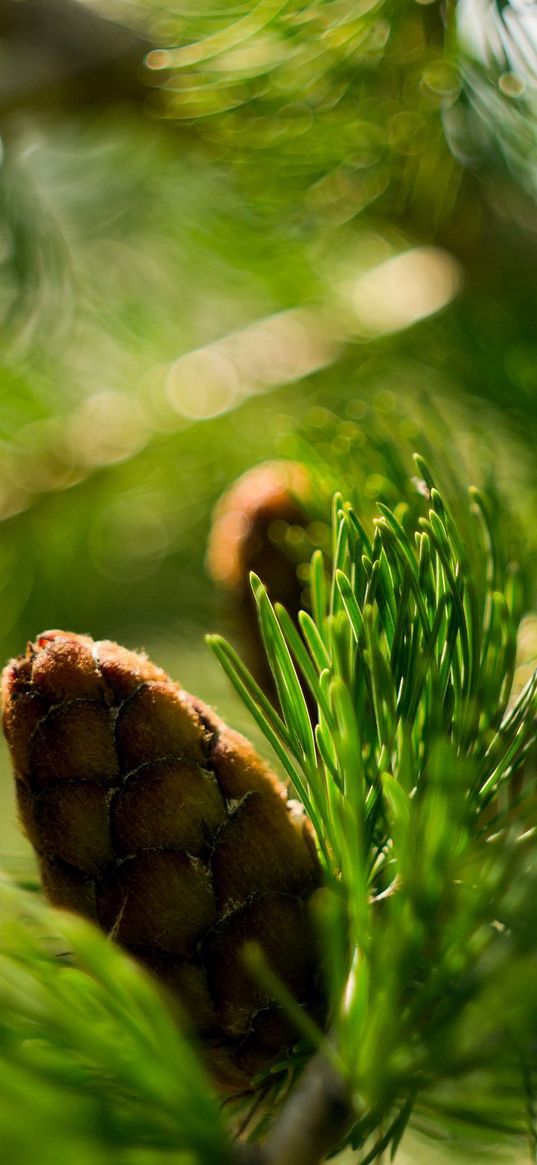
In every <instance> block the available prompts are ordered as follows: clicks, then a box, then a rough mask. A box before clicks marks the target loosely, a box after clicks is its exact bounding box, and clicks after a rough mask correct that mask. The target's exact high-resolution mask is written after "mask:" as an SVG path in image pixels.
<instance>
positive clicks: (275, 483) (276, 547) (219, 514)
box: [207, 461, 311, 699]
mask: <svg viewBox="0 0 537 1165" xmlns="http://www.w3.org/2000/svg"><path fill="white" fill-rule="evenodd" d="M310 492H311V482H310V479H309V475H308V471H307V470H306V468H305V466H303V465H300V464H298V463H297V462H294V461H266V462H264V463H263V464H261V465H256V466H254V468H253V469H250V470H248V472H247V473H245V474H243V476H242V477H240V478H239V479H238V481H236V482H234V484H233V485H232V486H231V488H230V489H229V490H228V492H227V493H225V494H224V495H223V497H222V498H221V499H220V501H219V502H218V505H217V506H216V509H215V512H214V519H213V525H212V529H211V536H210V540H209V547H208V551H207V569H208V572H209V574H210V576H211V578H212V579H213V582H215V583H216V585H217V586H218V587H219V588H220V589H221V590H222V591H223V592H225V594H226V596H227V599H228V609H229V611H230V614H231V617H232V619H233V622H234V624H235V625H236V627H237V630H238V632H239V634H240V635H241V638H242V640H243V649H242V652H241V654H242V655H243V656H244V655H245V656H246V662H247V664H248V666H249V668H250V670H251V671H252V673H253V675H254V676H255V677H256V679H257V680H258V682H259V684H260V685H261V687H262V688H263V689H264V690H265V691H266V692H267V694H268V695H269V696H270V698H271V699H274V696H275V689H274V682H273V680H272V676H271V673H270V670H269V668H268V665H267V660H266V655H265V651H264V649H263V644H262V641H261V636H260V633H259V624H258V619H257V610H256V605H255V601H254V598H253V595H252V590H251V587H250V572H251V571H254V573H255V574H257V575H258V576H259V578H260V579H261V581H262V582H263V583H264V584H265V586H266V588H267V590H268V593H269V595H270V598H271V600H272V602H274V603H275V602H278V603H282V604H283V606H284V607H285V608H286V610H287V611H288V612H289V614H290V615H291V616H292V618H293V619H294V620H295V621H296V618H297V615H298V612H299V610H300V609H301V607H302V605H303V604H302V589H303V588H302V585H301V583H300V582H299V579H298V576H297V564H296V562H294V561H293V559H292V557H291V555H290V553H289V549H288V547H287V546H286V544H285V538H284V534H285V531H286V529H288V528H289V527H293V526H294V527H302V528H303V527H304V526H305V525H306V523H307V521H308V518H307V510H308V503H309V500H310V498H309V495H310Z"/></svg>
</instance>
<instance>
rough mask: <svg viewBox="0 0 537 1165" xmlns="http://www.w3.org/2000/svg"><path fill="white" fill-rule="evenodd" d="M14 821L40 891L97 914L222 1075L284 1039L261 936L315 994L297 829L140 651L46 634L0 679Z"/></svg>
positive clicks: (231, 1079)
mask: <svg viewBox="0 0 537 1165" xmlns="http://www.w3.org/2000/svg"><path fill="white" fill-rule="evenodd" d="M3 706H4V731H5V734H6V737H7V740H8V743H9V747H10V751H11V755H12V759H13V765H14V769H15V777H16V789H17V800H18V805H19V811H20V816H21V819H22V823H23V826H24V829H25V831H26V833H27V835H28V837H29V838H30V841H31V842H32V844H33V846H34V847H35V850H36V853H37V855H38V860H39V865H40V869H41V875H42V880H43V886H44V889H45V892H46V894H47V896H48V898H49V899H50V901H51V902H53V903H54V904H56V905H58V906H62V907H66V908H68V909H71V910H74V911H76V912H78V913H80V914H83V915H86V916H88V917H90V918H92V919H94V920H95V921H96V922H97V923H98V924H99V925H100V926H101V927H102V928H103V930H105V931H106V932H108V933H109V934H111V935H113V937H114V938H115V939H116V940H117V941H118V942H119V943H121V944H122V945H123V946H124V947H126V948H127V950H129V951H130V952H132V954H133V955H135V956H136V957H137V958H138V959H139V960H141V961H142V962H143V963H144V964H146V966H148V967H149V968H150V969H151V971H152V972H153V973H154V974H155V975H157V977H158V978H159V979H160V980H161V981H162V982H163V983H164V984H166V986H167V987H168V988H169V989H171V991H172V992H173V993H174V995H175V996H176V997H177V998H178V999H179V1001H180V1003H181V1004H182V1008H183V1012H184V1013H185V1014H186V1016H187V1018H188V1019H189V1020H190V1023H191V1024H192V1026H193V1027H194V1028H195V1030H196V1031H197V1032H198V1033H199V1034H200V1035H201V1036H202V1037H203V1038H204V1040H205V1041H206V1042H207V1045H208V1047H210V1049H211V1051H210V1062H211V1064H212V1067H213V1070H214V1072H215V1075H216V1076H217V1077H220V1082H221V1083H222V1082H224V1083H226V1084H227V1086H231V1087H234V1086H238V1085H239V1084H240V1085H244V1083H245V1080H246V1079H247V1078H249V1077H250V1076H251V1075H252V1074H253V1073H254V1072H257V1071H259V1070H260V1069H261V1068H262V1067H263V1066H265V1065H267V1064H268V1063H269V1062H270V1061H271V1060H272V1059H274V1057H275V1056H277V1055H280V1054H281V1052H282V1051H283V1050H284V1049H285V1048H288V1047H289V1046H290V1044H291V1043H292V1042H293V1040H294V1039H296V1033H295V1032H294V1031H292V1029H291V1028H290V1027H289V1023H288V1021H287V1020H286V1018H285V1017H284V1016H283V1014H282V1012H281V1009H280V1008H279V1007H278V1006H277V1004H276V1003H275V1001H274V1000H273V999H270V998H268V996H267V994H266V992H265V991H264V990H263V989H262V988H261V987H260V985H259V984H258V983H257V982H256V981H255V980H254V979H253V978H252V976H251V975H250V974H249V972H248V970H247V967H246V965H245V963H244V961H243V959H242V947H243V944H244V943H245V942H247V941H249V940H250V941H255V942H257V943H259V944H260V945H261V947H262V948H263V950H264V953H265V957H266V959H267V961H268V962H269V964H270V965H271V967H272V969H273V970H274V971H275V972H276V973H277V974H278V976H279V977H280V979H281V980H282V982H283V983H285V985H286V986H287V988H288V989H289V990H290V991H291V992H292V993H293V995H294V996H295V998H296V999H297V1000H298V1002H299V1003H300V1004H301V1005H302V1006H304V1007H306V1008H308V1009H310V1010H311V1009H313V1010H315V1008H316V1006H317V1005H318V1002H319V990H318V982H317V972H318V968H317V959H316V952H315V949H314V945H315V944H314V941H313V937H312V933H311V930H310V923H309V917H308V898H309V896H310V894H311V893H312V891H313V890H314V889H315V887H316V886H317V885H318V884H319V879H320V871H319V865H318V861H317V857H316V851H315V847H314V843H313V838H312V835H311V831H310V827H309V823H308V822H307V820H306V819H305V818H304V816H303V814H302V813H301V811H299V810H298V808H297V807H295V806H294V805H293V803H292V802H288V801H287V798H286V792H285V789H284V788H283V787H282V785H281V784H280V783H279V782H278V781H277V779H276V778H275V777H274V775H273V774H272V773H271V772H270V770H269V769H268V767H267V766H266V765H265V764H264V763H263V761H261V759H260V758H259V757H258V756H257V754H256V753H255V751H254V749H253V748H252V746H251V745H250V744H249V743H248V741H247V740H245V739H244V737H242V736H239V735H238V733H236V732H233V731H232V730H231V729H229V728H227V726H226V725H225V724H224V723H223V722H222V721H221V720H219V719H218V717H217V716H216V715H215V714H214V713H213V712H212V711H211V710H210V709H209V708H207V707H206V706H204V705H203V704H202V703H201V702H200V701H198V700H196V699H194V698H193V697H192V696H190V695H189V694H188V693H187V692H184V691H182V690H181V689H180V687H179V686H178V685H177V684H175V683H173V682H172V680H170V679H169V677H168V676H167V675H166V674H165V673H164V672H163V671H162V670H161V669H160V668H157V667H155V666H154V665H153V664H152V663H151V662H150V661H149V660H148V659H147V657H146V656H145V655H141V654H137V653H135V652H131V651H127V650H126V649H124V648H122V647H120V646H118V645H117V644H115V643H111V642H107V641H105V642H101V643H95V642H94V641H93V640H92V639H90V638H89V637H87V636H83V635H75V634H69V633H65V632H62V631H48V632H45V633H44V634H43V635H41V636H40V637H39V638H38V639H37V641H36V642H35V643H33V644H29V645H28V648H27V651H26V654H25V655H24V656H21V657H20V658H19V659H16V660H12V661H11V663H9V664H8V666H7V667H6V668H5V670H4V676H3Z"/></svg>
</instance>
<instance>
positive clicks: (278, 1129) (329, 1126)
mask: <svg viewBox="0 0 537 1165" xmlns="http://www.w3.org/2000/svg"><path fill="white" fill-rule="evenodd" d="M355 1120H356V1118H355V1115H354V1113H353V1108H352V1103H351V1098H350V1094H349V1092H348V1089H347V1088H346V1086H345V1084H344V1081H343V1079H342V1077H341V1076H340V1075H339V1074H338V1073H337V1072H336V1071H335V1069H334V1068H333V1067H332V1065H331V1064H329V1063H328V1061H327V1060H326V1058H325V1056H324V1055H322V1054H321V1053H320V1052H318V1053H317V1054H316V1055H315V1056H313V1058H312V1059H311V1060H310V1062H309V1064H308V1066H307V1067H306V1069H305V1071H304V1073H303V1075H302V1077H301V1079H300V1081H299V1082H298V1084H297V1085H296V1087H295V1088H294V1089H293V1091H292V1092H291V1094H290V1096H289V1098H288V1100H287V1101H286V1103H285V1104H284V1106H283V1109H282V1111H281V1112H280V1113H279V1115H278V1117H277V1118H276V1120H275V1122H274V1124H273V1126H272V1128H271V1129H270V1131H269V1134H268V1136H267V1138H266V1140H265V1142H264V1144H263V1145H238V1146H237V1148H236V1150H235V1156H234V1160H235V1163H236V1165H318V1163H319V1162H321V1161H323V1160H324V1158H325V1157H326V1156H327V1154H328V1153H330V1152H331V1151H332V1150H333V1149H335V1147H336V1146H337V1145H338V1143H339V1142H340V1141H341V1140H342V1139H344V1137H345V1136H346V1135H347V1134H348V1132H349V1130H350V1128H351V1127H352V1125H353V1124H354V1123H355Z"/></svg>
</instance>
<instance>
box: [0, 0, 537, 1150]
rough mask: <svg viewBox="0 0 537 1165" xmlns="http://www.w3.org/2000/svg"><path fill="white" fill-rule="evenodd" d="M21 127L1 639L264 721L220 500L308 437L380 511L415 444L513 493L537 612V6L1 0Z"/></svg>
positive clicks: (0, 71) (4, 649)
mask: <svg viewBox="0 0 537 1165" xmlns="http://www.w3.org/2000/svg"><path fill="white" fill-rule="evenodd" d="M0 139H1V145H0V150H1V155H0V335H1V341H2V343H1V352H0V604H1V610H2V620H1V623H0V642H1V655H2V658H3V659H4V658H5V659H7V658H8V657H9V656H10V655H12V654H18V653H19V652H20V651H21V650H23V649H24V645H25V642H26V640H27V639H29V638H34V637H35V635H36V634H37V633H38V632H39V631H41V630H43V629H45V628H50V627H65V628H69V629H72V630H75V631H80V632H89V633H91V634H92V635H93V636H94V637H95V638H104V637H109V638H113V639H118V640H119V641H121V642H124V643H125V644H127V645H128V646H133V647H145V648H146V649H147V650H148V652H149V653H150V654H151V655H152V656H154V658H155V659H156V661H157V662H159V663H160V664H162V665H163V666H164V667H166V668H167V669H168V670H170V671H171V673H172V674H173V675H174V676H176V677H177V678H180V679H181V682H182V683H183V684H184V685H185V687H187V688H189V689H190V690H192V691H194V692H196V693H197V694H198V695H200V696H202V697H204V698H205V699H207V700H209V701H210V702H212V703H216V705H217V706H218V708H219V710H220V711H221V712H222V714H223V715H225V716H228V717H230V718H231V719H232V720H233V722H234V723H235V725H236V726H238V727H242V728H243V729H247V730H248V731H250V730H251V726H250V725H248V724H247V720H246V716H245V713H244V712H243V710H242V708H241V707H240V706H239V705H238V704H237V702H236V700H235V698H234V697H233V696H232V694H231V692H230V690H229V688H228V686H227V684H226V682H225V680H224V679H223V678H222V676H221V674H220V672H219V669H218V666H217V664H216V663H215V662H214V661H213V660H212V658H211V657H210V655H209V653H208V651H207V649H206V648H205V646H204V643H203V635H204V633H205V632H206V631H208V630H214V629H215V628H217V627H218V628H219V629H222V628H223V629H224V631H229V630H230V628H229V627H228V625H227V623H226V613H225V610H223V608H222V604H221V602H220V601H219V599H218V596H216V595H215V593H214V589H213V586H212V584H211V582H210V581H209V579H208V577H207V573H206V570H205V554H206V546H207V539H208V535H209V530H210V524H211V514H212V511H213V508H214V505H215V503H216V501H217V499H218V497H219V496H220V495H221V493H222V491H224V490H225V489H226V487H227V486H228V485H229V484H230V483H231V481H233V480H234V478H235V477H236V476H237V475H238V474H240V473H242V472H243V471H244V470H245V469H247V468H248V467H249V466H251V465H253V464H254V463H256V462H258V461H260V460H263V459H265V458H272V457H274V456H283V457H286V456H296V455H297V453H299V452H300V450H301V448H302V446H301V442H302V441H305V442H306V443H307V444H308V445H309V446H310V449H311V456H312V458H313V460H315V458H319V459H322V461H323V463H324V467H325V470H326V477H327V478H330V477H331V475H333V476H334V478H337V476H338V474H339V473H341V476H342V478H343V479H344V481H345V482H348V483H350V486H351V485H352V484H353V483H356V482H358V483H359V489H360V497H361V499H362V502H363V506H364V508H367V511H368V512H371V511H372V510H373V508H374V503H375V500H377V499H379V498H384V497H386V496H387V494H388V495H389V491H390V488H393V487H390V481H389V477H390V474H389V461H390V457H393V450H392V453H391V454H389V453H387V452H386V450H387V449H388V450H389V448H390V442H392V443H393V448H394V449H395V450H396V455H397V457H398V458H399V460H400V463H401V467H402V472H403V473H405V472H407V473H408V474H409V475H410V474H411V473H412V465H411V459H410V454H411V452H412V449H413V448H414V447H415V448H418V449H420V450H422V451H423V452H425V453H426V454H427V455H428V456H429V459H430V460H433V461H434V463H435V465H436V466H438V471H439V472H440V473H441V472H442V469H443V467H444V465H445V463H446V462H449V463H450V465H452V466H454V467H455V469H456V471H457V472H460V474H461V476H462V477H463V478H468V479H471V480H477V481H480V482H483V483H485V484H489V486H490V487H491V488H492V489H493V490H495V489H497V490H498V491H499V492H501V493H503V494H504V495H505V498H506V502H507V508H508V515H510V517H509V516H508V517H507V519H506V530H507V532H508V535H509V534H510V535H512V540H513V546H514V548H515V549H514V553H516V555H517V556H518V559H519V562H520V565H521V566H522V568H523V570H522V573H523V577H524V585H525V597H524V603H525V605H526V607H527V608H531V606H532V604H533V602H534V577H535V572H534V565H533V564H534V556H535V551H536V548H537V535H536V534H535V530H534V522H533V512H534V506H535V499H536V487H537V469H536V463H535V454H534V449H535V444H536V439H537V412H536V408H535V402H536V400H537V333H536V327H535V317H536V304H537V265H536V261H535V260H536V256H537V215H536V202H535V198H536V192H537V158H536V142H537V6H535V5H534V4H532V3H527V2H526V3H522V2H520V0H518V2H515V0H512V3H511V4H506V3H503V2H502V3H500V0H498V3H497V4H496V3H489V2H488V0H487V2H486V0H460V2H459V3H454V0H446V3H445V4H440V3H438V2H436V0H433V2H432V3H418V2H417V0H363V2H361V3H360V2H358V3H357V2H356V0H310V2H309V3H307V2H306V3H304V2H298V0H288V2H287V3H285V2H283V0H260V2H259V3H258V4H257V5H254V4H247V3H244V2H243V0H236V3H234V4H233V5H230V4H227V5H222V4H220V5H219V4H218V3H217V2H216V0H197V2H196V3H195V4H188V3H183V4H181V3H174V2H173V0H169V2H165V0H91V2H90V0H88V2H86V3H78V2H76V0H3V4H2V7H1V10H0ZM389 500H390V501H393V500H394V499H393V498H389ZM509 528H510V529H509ZM0 805H1V808H2V818H3V824H2V848H3V849H4V850H5V851H7V852H9V853H11V854H13V853H15V852H20V853H22V852H23V848H24V843H23V842H22V840H21V839H20V837H19V834H18V831H17V826H16V822H15V814H14V809H13V803H12V799H11V789H10V777H9V773H8V766H7V760H6V758H5V756H4V758H3V762H2V782H1V787H0ZM449 1152H450V1153H451V1156H450V1158H449V1159H451V1160H455V1159H457V1160H460V1159H462V1154H463V1150H462V1149H461V1147H460V1146H459V1148H458V1149H455V1150H451V1149H450V1150H449ZM453 1153H455V1155H453ZM457 1153H458V1154H459V1156H457ZM442 1159H443V1158H442ZM427 1160H431V1161H432V1160H433V1158H432V1157H431V1155H430V1151H428V1153H427ZM434 1160H436V1158H434ZM439 1160H440V1157H439Z"/></svg>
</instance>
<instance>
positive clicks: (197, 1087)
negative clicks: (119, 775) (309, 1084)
mask: <svg viewBox="0 0 537 1165" xmlns="http://www.w3.org/2000/svg"><path fill="white" fill-rule="evenodd" d="M0 907H1V922H0V1064H1V1078H2V1087H1V1089H0V1129H1V1133H0V1136H1V1143H2V1152H3V1154H4V1155H5V1159H6V1160H9V1161H10V1162H13V1165H28V1163H29V1162H30V1161H36V1160H39V1162H40V1165H48V1162H49V1161H50V1162H51V1163H52V1162H56V1163H60V1165H63V1163H65V1165H67V1163H71V1162H72V1161H73V1159H76V1161H77V1162H80V1163H81V1165H105V1163H108V1162H110V1163H112V1162H121V1165H160V1163H163V1165H164V1162H166V1163H168V1162H169V1165H172V1163H173V1165H187V1163H190V1162H193V1161H203V1162H204V1163H205V1162H207V1165H209V1163H210V1162H214V1163H215V1165H216V1162H219V1163H220V1162H221V1161H222V1159H223V1157H224V1156H225V1155H226V1153H227V1140H226V1134H225V1132H224V1129H223V1126H222V1123H221V1120H220V1116H219V1113H218V1107H217V1104H216V1101H215V1099H214V1097H213V1095H212V1093H211V1090H210V1088H209V1085H208V1081H207V1079H206V1077H205V1074H204V1072H203V1070H202V1068H201V1066H200V1062H199V1060H198V1058H197V1056H196V1053H195V1051H194V1050H193V1048H192V1045H191V1043H190V1042H189V1041H188V1040H187V1039H186V1038H185V1037H184V1036H182V1035H181V1032H180V1031H179V1029H178V1027H177V1025H176V1023H175V1022H174V1021H173V1020H172V1017H171V1014H170V1012H169V1011H168V1008H167V1007H166V1004H165V1002H164V1000H163V999H162V998H161V997H160V996H159V994H158V993H157V989H156V987H154V986H153V984H152V983H151V982H150V981H149V979H148V978H147V976H146V975H144V973H143V972H142V971H141V970H140V969H139V968H138V967H137V966H136V965H135V964H134V963H133V962H132V961H131V960H129V959H128V958H127V957H126V956H125V955H123V954H122V952H121V951H120V950H119V949H118V948H117V947H115V946H114V945H113V944H112V943H110V942H109V941H108V940H106V939H105V938H104V937H103V936H101V935H100V934H99V932H98V931H97V930H96V929H94V928H93V927H91V926H90V925H88V924H87V923H86V922H84V921H83V920H81V919H78V918H75V917H74V916H68V915H62V914H61V913H60V912H59V911H52V910H48V909H46V908H45V907H44V906H43V905H42V904H41V903H40V902H39V899H37V898H36V897H35V896H30V895H25V894H23V892H22V891H20V890H17V889H16V888H15V887H14V886H13V885H12V884H10V883H9V882H7V881H5V880H4V881H2V882H1V883H0Z"/></svg>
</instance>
